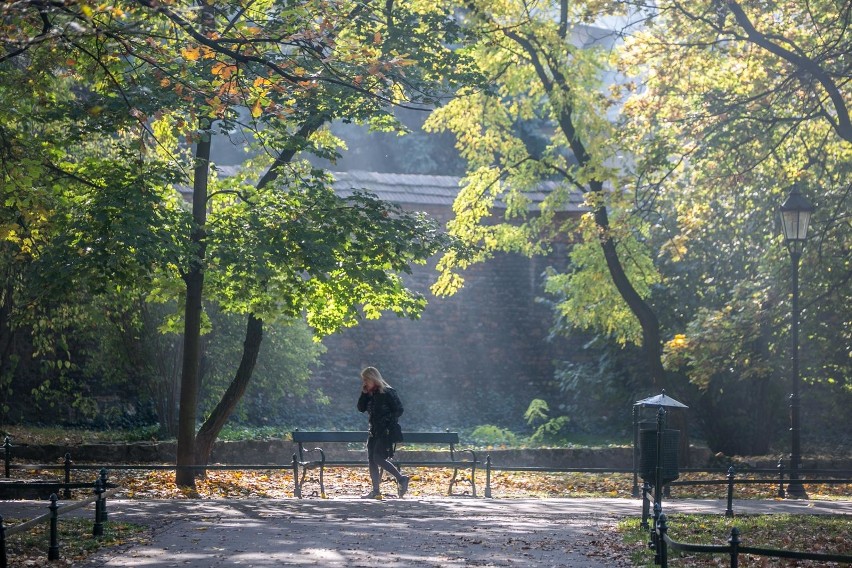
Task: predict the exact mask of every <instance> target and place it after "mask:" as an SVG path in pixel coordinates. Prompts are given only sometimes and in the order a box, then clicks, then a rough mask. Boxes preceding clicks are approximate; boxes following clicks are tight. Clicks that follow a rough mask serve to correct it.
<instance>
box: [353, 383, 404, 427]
mask: <svg viewBox="0 0 852 568" xmlns="http://www.w3.org/2000/svg"><path fill="white" fill-rule="evenodd" d="M358 411H359V412H366V413H367V414H368V415H369V417H370V436H375V437H378V438H385V437H387V435H388V428H390V426H391V425H392V424H395V423H396V422H397V421H398V420H399V417H400V416H402V413H403V411H404V409H403V408H402V401H401V400H400V399H399V395H398V394H396V391H395V390H394V389H393V388H392V387H388V388H386V389H385V392H379V391H376V392H375V393H366V392H362V393H361V396H360V397H359V398H358Z"/></svg>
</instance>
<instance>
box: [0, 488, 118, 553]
mask: <svg viewBox="0 0 852 568" xmlns="http://www.w3.org/2000/svg"><path fill="white" fill-rule="evenodd" d="M89 487H93V488H94V489H93V490H94V495H93V496H92V497H89V498H87V499H82V500H79V501H74V502H73V503H69V504H67V505H60V504H59V498H58V497H57V496H56V494H55V493H54V494H53V495H51V496H50V506H49V507H48V511H49V512H47V513H45V514H44V515H41V516H38V517H36V518H34V519H30V520H28V521H24V522H22V523H18V524H16V525H13V526H11V527H6V526H5V524H4V520H3V517H2V516H0V568H6V567H7V566H8V556H7V552H6V539H7V538H8V537H10V536H13V535H16V534H19V533H23V532H26V531H28V530H30V529H31V528H33V527H36V526H38V525H39V524H41V523H48V524H49V526H50V530H49V532H48V541H49V544H48V547H47V559H48V560H49V561H55V560H59V517H60V516H61V515H65V514H67V513H70V512H71V511H75V510H77V509H82V508H83V507H86V506H87V505H91V504H92V503H94V504H95V521H94V525H93V526H92V535H93V536H95V537H102V536H103V534H104V522H106V521H107V517H108V515H107V509H106V503H107V497H109V496H110V495H113V494H115V493H116V492H118V491H119V489H118V488H111V489H107V488H106V486H105V485H104V483H103V481H102V476H98V478H97V479H96V480H95V482H94V483H93V484H89Z"/></svg>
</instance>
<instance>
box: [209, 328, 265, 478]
mask: <svg viewBox="0 0 852 568" xmlns="http://www.w3.org/2000/svg"><path fill="white" fill-rule="evenodd" d="M261 341H263V320H261V319H259V318H257V317H255V315H254V314H249V317H248V324H247V325H246V339H245V341H244V342H243V356H242V359H241V360H240V366H239V368H238V369H237V374H236V375H235V376H234V380H233V381H231V384H230V385H229V386H228V390H226V391H225V394H224V395H222V399H221V400H220V401H219V404H217V405H216V408H214V409H213V412H211V413H210V416H209V418H207V420H206V421H205V422H204V424H202V425H201V428H200V429H199V430H198V435H197V436H196V437H195V463H196V464H199V465H207V463H208V462H209V460H210V453H211V452H212V450H213V444H214V443H215V442H216V438H217V437H218V436H219V432H221V430H222V427H223V426H224V425H225V423H226V422H227V421H228V418H229V417H230V416H231V413H232V412H233V411H234V408H236V406H237V404H238V403H239V402H240V399H241V398H242V397H243V395H244V394H245V392H246V387H248V383H249V380H250V379H251V376H252V372H253V371H254V366H255V364H256V363H257V355H258V353H259V352H260V344H261Z"/></svg>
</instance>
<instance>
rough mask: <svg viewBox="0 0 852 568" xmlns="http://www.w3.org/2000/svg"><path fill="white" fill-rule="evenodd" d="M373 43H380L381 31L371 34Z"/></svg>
mask: <svg viewBox="0 0 852 568" xmlns="http://www.w3.org/2000/svg"><path fill="white" fill-rule="evenodd" d="M373 43H375V44H377V45H378V44H380V43H382V32H376V33H375V34H373Z"/></svg>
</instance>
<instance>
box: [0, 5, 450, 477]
mask: <svg viewBox="0 0 852 568" xmlns="http://www.w3.org/2000/svg"><path fill="white" fill-rule="evenodd" d="M9 12H10V21H11V20H13V19H17V22H18V23H25V24H27V25H28V28H27V30H26V31H25V32H24V33H21V34H19V35H15V36H14V37H13V36H12V35H10V36H9V39H8V42H7V45H8V46H10V47H9V49H8V50H7V52H6V53H5V55H4V56H3V59H4V60H7V61H11V60H14V59H16V58H19V57H24V56H25V54H27V53H30V52H33V51H37V50H40V49H48V48H49V49H52V50H57V51H58V50H61V49H65V50H66V52H65V53H66V55H67V56H68V58H70V57H72V56H74V57H79V58H81V59H86V60H87V61H88V66H89V70H88V74H85V75H82V74H81V76H80V77H79V84H80V85H81V86H82V87H83V88H85V89H86V95H85V96H86V97H90V98H91V97H93V95H98V96H101V98H103V99H105V101H106V102H108V103H109V105H110V106H109V107H107V108H108V109H109V110H110V111H111V112H112V113H114V114H116V115H119V116H120V115H121V114H122V112H123V114H124V115H125V116H126V117H130V121H131V122H132V121H133V120H135V121H136V125H135V126H136V128H137V129H138V130H139V133H140V134H141V136H139V138H138V139H137V145H136V146H135V147H136V148H137V149H138V150H139V151H140V153H139V156H138V157H137V159H136V160H134V161H133V162H132V167H135V168H136V171H138V172H142V171H146V172H147V171H148V170H150V168H151V166H152V163H153V162H158V163H160V162H162V163H170V164H171V165H172V170H173V171H176V173H177V175H178V177H180V176H184V180H185V181H190V182H191V184H192V186H193V190H194V191H193V208H192V209H193V211H192V215H191V217H190V216H188V215H187V213H186V212H183V211H182V209H181V208H180V207H179V203H178V202H177V201H176V200H174V199H171V200H169V199H165V198H164V197H165V196H164V193H163V192H167V191H169V190H170V189H171V191H172V192H174V187H175V186H174V185H168V184H167V183H162V184H161V185H158V186H157V185H156V184H157V182H158V181H159V182H166V181H167V180H166V179H164V178H155V179H152V180H148V184H149V185H151V186H156V187H158V190H159V192H160V193H159V195H160V196H161V198H163V201H162V202H161V203H162V204H164V210H167V211H171V212H173V213H174V214H175V215H177V217H178V219H179V220H178V221H176V222H175V221H172V222H170V223H169V224H167V226H166V228H164V229H161V232H165V233H167V234H166V235H165V239H166V240H167V241H168V242H172V243H175V244H178V245H179V246H178V248H176V249H163V248H162V246H160V244H159V241H157V239H152V242H150V243H146V244H148V245H150V246H149V247H147V248H145V249H144V250H145V251H146V254H152V253H153V251H157V252H170V253H171V254H164V255H163V256H161V257H159V258H158V259H156V260H155V261H153V262H149V263H142V264H141V266H142V267H146V268H147V269H148V270H149V271H150V272H149V273H148V275H147V277H148V278H151V277H153V278H155V279H156V280H155V289H156V290H159V292H160V293H164V294H168V293H169V291H174V290H175V288H174V287H173V285H172V284H168V282H169V281H172V280H173V278H174V277H175V276H178V277H179V278H181V279H182V281H183V282H184V284H185V288H184V289H183V291H182V293H181V296H182V297H183V300H184V302H185V304H184V305H185V306H186V308H185V309H186V317H185V325H186V328H185V329H186V338H185V341H186V342H187V343H186V345H185V351H186V352H185V356H184V372H183V379H182V385H183V388H182V404H181V417H180V425H179V439H178V466H179V469H178V476H177V481H178V483H179V484H181V485H190V486H191V485H193V484H194V477H193V471H192V469H191V468H189V467H187V466H190V465H193V464H194V463H195V462H196V460H201V461H203V460H206V458H207V455H208V454H209V448H210V447H211V446H212V441H213V440H215V436H216V434H217V433H218V430H219V429H220V428H221V425H222V424H223V419H224V418H227V415H228V414H229V413H230V411H231V410H232V409H233V407H234V405H235V404H236V402H237V401H238V400H239V397H240V396H241V394H242V392H244V389H245V384H246V382H247V381H248V379H249V377H250V376H251V371H252V368H253V365H254V361H255V360H256V356H257V350H258V348H259V345H260V341H261V338H262V330H263V322H264V320H265V319H275V318H278V317H285V316H288V317H298V316H301V315H302V314H303V313H304V314H306V315H307V318H308V321H309V323H310V324H311V325H312V326H314V328H315V329H316V330H317V333H318V334H324V333H329V332H331V331H334V330H335V329H337V328H339V327H340V326H344V325H353V324H355V323H357V321H358V319H359V318H361V317H364V316H366V317H377V316H378V315H379V314H380V313H381V312H383V311H392V312H395V313H397V314H398V315H408V316H412V317H413V316H416V314H417V313H419V311H420V310H422V308H423V305H424V302H423V299H422V298H421V297H420V296H419V295H417V294H415V293H413V292H412V291H410V290H407V289H406V288H405V287H404V286H403V284H402V280H401V278H400V276H399V273H400V272H404V271H406V270H408V267H409V265H410V264H411V263H413V262H420V261H423V260H425V258H427V257H428V256H430V255H431V254H433V253H434V252H435V251H436V250H438V248H439V247H443V246H445V245H446V244H447V242H448V241H447V239H446V238H445V237H443V236H442V235H440V234H439V233H438V231H437V230H436V228H435V227H434V226H433V224H432V223H431V222H429V221H428V220H426V219H424V218H422V217H420V216H416V215H410V214H404V213H402V212H401V211H398V210H396V209H394V208H392V207H390V206H388V205H387V204H383V203H381V202H379V201H378V200H376V199H375V198H373V197H370V196H368V195H363V194H356V195H354V196H353V197H350V198H346V199H341V198H338V197H336V196H335V195H334V192H333V191H332V190H331V188H330V183H329V181H330V180H329V179H328V178H327V177H326V176H324V175H322V174H321V172H316V171H313V170H311V168H309V167H308V166H307V165H306V164H304V163H302V162H295V161H294V157H295V156H296V154H297V153H298V152H302V151H312V152H317V153H319V154H321V155H324V156H333V155H334V154H335V150H334V143H333V141H331V140H330V139H329V136H328V135H327V134H325V133H324V130H323V125H324V124H325V123H327V122H328V121H330V120H332V119H335V118H339V119H343V120H363V121H371V122H373V124H374V125H375V126H376V127H382V128H388V127H391V126H392V121H391V120H390V114H389V112H388V110H389V109H390V107H391V105H394V104H414V105H427V104H433V103H434V102H435V100H436V97H437V96H440V95H441V94H442V93H444V92H445V91H446V90H447V88H449V87H450V84H451V83H452V82H453V81H455V80H456V79H457V78H458V76H460V74H463V73H464V71H465V70H464V69H463V67H462V66H458V65H457V64H458V62H459V61H461V60H460V58H459V56H458V55H456V54H454V53H453V52H452V51H451V50H449V49H448V48H447V46H446V45H445V44H444V43H443V42H444V41H452V40H453V34H454V33H455V32H454V31H453V30H454V23H453V21H452V19H451V18H450V14H448V13H447V12H446V11H441V10H439V9H437V8H436V7H434V6H429V5H428V4H427V3H420V2H415V3H408V4H406V5H405V6H399V5H394V4H393V3H382V4H381V5H378V4H376V5H373V4H371V3H361V2H326V1H321V0H317V1H312V0H307V1H304V2H300V3H296V4H293V3H291V2H273V1H266V2H252V3H245V2H236V1H235V2H226V3H225V2H223V3H215V4H213V3H208V2H202V3H198V4H196V3H189V2H184V3H171V4H164V3H155V2H144V1H140V2H127V3H125V4H114V5H110V6H98V7H95V6H90V5H88V4H85V3H79V4H78V3H72V2H68V3H62V2H59V3H52V4H50V5H43V4H42V3H39V2H24V3H20V4H18V5H16V6H15V7H14V8H9ZM317 14H321V15H322V17H320V18H317V17H316V15H317ZM10 30H11V28H10ZM28 32H31V33H28ZM11 33H12V32H11V31H10V34H11ZM69 45H70V46H72V48H71V49H70V50H69V49H68V47H67V46H69ZM53 67H54V70H56V69H57V68H59V69H62V70H63V71H65V72H67V71H68V70H67V69H66V68H65V67H64V66H63V64H62V61H61V60H60V61H59V62H58V63H56V64H54V66H53ZM76 70H77V68H75V69H72V71H76ZM100 93H102V95H100ZM81 98H82V97H81ZM75 102H76V103H77V104H80V103H81V100H80V98H77V100H76V101H75ZM99 112H103V111H102V110H101V111H99ZM199 126H200V127H199ZM240 128H243V129H248V130H250V131H252V133H253V135H254V138H255V140H256V141H257V143H258V144H259V145H260V148H261V149H262V150H263V153H262V154H260V155H259V156H256V157H255V158H253V159H252V161H251V162H247V163H246V164H245V168H244V171H243V172H242V173H241V174H240V175H239V176H235V177H233V178H232V179H228V180H225V179H224V178H223V179H219V180H218V182H217V183H219V185H218V186H215V187H214V186H212V185H211V180H213V179H216V177H217V176H216V175H215V172H214V171H213V169H212V168H211V163H210V160H209V155H208V153H207V148H208V144H209V143H210V140H212V137H213V136H215V135H218V134H224V135H225V136H227V135H229V134H230V133H233V132H234V131H235V130H237V129H240ZM184 139H186V140H189V141H191V142H194V143H195V155H194V157H192V159H191V160H189V161H187V158H188V156H187V153H186V151H185V146H183V145H182V144H181V141H182V140H184ZM143 152H144V153H143ZM189 172H193V173H192V174H190V173H189ZM250 175H257V176H258V177H259V180H260V181H258V182H256V183H254V184H252V183H250V182H248V181H247V180H248V176H250ZM139 179H140V180H141V179H144V178H141V177H140V178H139ZM104 180H110V181H112V179H111V178H110V177H105V178H104ZM176 181H178V180H176ZM142 211H146V210H144V209H143V210H142ZM152 221H153V219H152ZM135 228H136V229H140V228H139V227H135ZM168 229H174V230H175V232H174V233H168ZM187 229H189V230H187ZM140 232H141V233H142V234H145V231H140ZM78 234H80V235H84V236H89V237H91V235H86V233H84V232H83V231H81V232H79V233H78ZM154 234H157V233H154ZM80 238H81V239H82V238H84V237H82V236H81V237H80ZM178 249H179V250H178ZM135 252H136V253H137V255H138V251H135ZM136 276H137V277H138V276H140V275H139V274H136ZM203 297H208V298H211V299H216V300H218V301H219V302H220V303H221V305H222V306H223V307H224V308H225V309H227V310H230V311H234V312H238V313H243V314H245V315H246V317H247V318H248V319H247V322H248V324H247V334H246V342H245V351H244V354H243V360H242V363H241V364H240V366H239V369H238V370H237V372H236V375H235V380H234V382H233V384H232V386H231V388H229V389H228V390H227V391H226V393H225V395H224V397H223V401H222V404H221V405H220V406H218V407H217V408H216V409H215V410H214V411H213V413H212V414H211V416H210V419H209V420H208V422H207V423H206V424H205V425H204V426H203V427H202V430H201V432H200V438H201V442H200V444H196V436H195V430H194V429H195V420H196V413H197V398H195V397H196V394H195V393H196V391H197V372H198V370H197V368H198V359H197V350H196V349H195V348H194V347H193V346H194V345H195V342H196V341H197V337H198V336H199V334H200V330H201V325H200V322H201V318H202V312H201V306H202V305H201V299H202V298H203Z"/></svg>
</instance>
